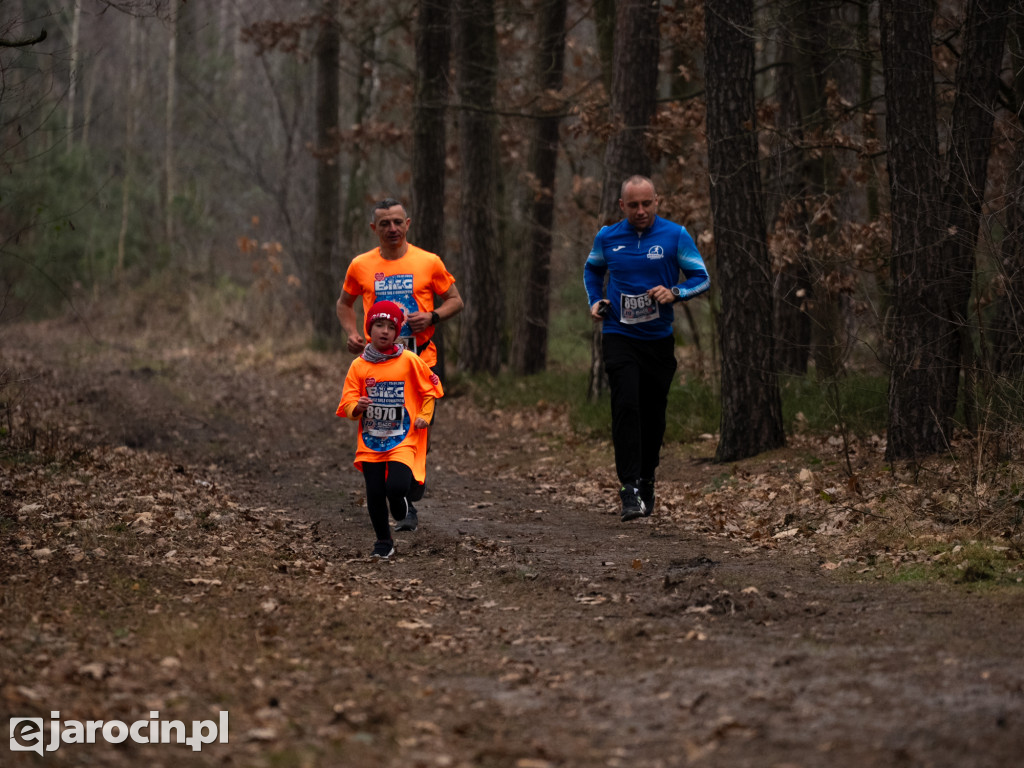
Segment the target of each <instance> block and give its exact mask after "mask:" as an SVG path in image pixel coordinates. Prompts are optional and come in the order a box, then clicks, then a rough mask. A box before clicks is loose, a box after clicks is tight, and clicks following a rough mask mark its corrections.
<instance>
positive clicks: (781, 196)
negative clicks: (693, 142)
mask: <svg viewBox="0 0 1024 768" xmlns="http://www.w3.org/2000/svg"><path fill="white" fill-rule="evenodd" d="M789 21H790V19H789V18H788V16H783V17H782V18H781V19H780V24H779V32H778V34H779V37H780V40H779V49H780V50H779V57H778V58H779V63H780V66H779V67H777V68H776V69H775V89H776V93H777V94H778V102H779V108H778V114H777V116H776V123H777V126H778V137H777V138H776V139H775V141H773V142H772V145H771V163H770V165H769V175H768V184H769V190H770V193H769V197H770V198H771V199H775V200H779V201H780V204H779V205H778V207H777V208H776V210H774V211H772V212H771V213H770V214H769V218H770V219H771V220H773V221H774V222H775V224H774V227H773V229H774V230H776V231H780V232H782V233H785V239H784V242H783V243H782V244H780V245H779V253H778V255H777V258H776V263H775V264H774V269H775V270H776V274H775V291H774V294H775V307H774V314H775V340H776V347H775V355H776V364H777V366H778V370H779V372H782V373H788V374H794V375H797V376H802V375H804V374H806V373H807V365H808V362H809V361H810V357H811V318H810V314H808V312H807V304H808V302H809V301H810V300H811V281H810V277H809V275H808V270H807V263H806V262H807V254H806V250H807V236H806V231H807V203H806V201H805V200H804V199H803V197H804V176H803V173H802V170H803V152H802V150H801V149H800V148H801V147H802V146H803V144H804V132H803V120H802V116H801V115H802V113H801V110H800V100H799V99H798V98H797V86H796V72H795V70H796V67H797V61H796V46H797V45H799V43H796V44H794V42H793V29H792V27H791V25H790V23H789Z"/></svg>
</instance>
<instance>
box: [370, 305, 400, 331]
mask: <svg viewBox="0 0 1024 768" xmlns="http://www.w3.org/2000/svg"><path fill="white" fill-rule="evenodd" d="M381 319H383V320H390V321H391V322H392V323H394V324H395V333H396V334H397V333H400V332H401V331H402V322H403V321H404V319H405V312H404V311H403V310H402V308H401V307H400V306H398V305H397V304H395V302H393V301H378V302H377V303H376V304H374V305H373V306H372V307H370V311H369V312H367V313H366V335H367V336H369V335H370V328H372V327H373V321H374V320H381Z"/></svg>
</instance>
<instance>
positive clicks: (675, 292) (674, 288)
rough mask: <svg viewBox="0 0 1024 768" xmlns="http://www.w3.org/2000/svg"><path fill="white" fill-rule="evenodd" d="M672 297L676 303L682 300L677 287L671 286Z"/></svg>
mask: <svg viewBox="0 0 1024 768" xmlns="http://www.w3.org/2000/svg"><path fill="white" fill-rule="evenodd" d="M672 295H673V296H675V298H676V301H679V299H680V298H682V295H683V292H682V291H680V290H679V286H678V285H673V286H672Z"/></svg>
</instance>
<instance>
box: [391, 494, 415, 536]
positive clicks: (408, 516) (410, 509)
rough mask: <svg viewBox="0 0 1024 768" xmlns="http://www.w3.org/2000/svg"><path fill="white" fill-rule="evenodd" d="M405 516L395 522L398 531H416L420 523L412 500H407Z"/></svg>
mask: <svg viewBox="0 0 1024 768" xmlns="http://www.w3.org/2000/svg"><path fill="white" fill-rule="evenodd" d="M405 506H406V510H405V517H403V518H402V519H401V520H399V521H398V522H397V523H396V524H395V530H396V531H415V530H416V528H417V527H418V526H419V524H420V520H419V517H417V515H416V507H414V506H413V505H412V502H411V501H409V500H408V499H406V500H405Z"/></svg>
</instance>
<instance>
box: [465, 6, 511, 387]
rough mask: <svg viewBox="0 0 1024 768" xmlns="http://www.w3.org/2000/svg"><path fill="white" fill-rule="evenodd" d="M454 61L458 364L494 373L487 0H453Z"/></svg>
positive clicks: (493, 64)
mask: <svg viewBox="0 0 1024 768" xmlns="http://www.w3.org/2000/svg"><path fill="white" fill-rule="evenodd" d="M455 18H457V19H458V24H457V25H456V30H455V66H456V84H457V88H458V95H459V104H460V107H461V112H460V114H459V150H460V152H461V155H462V164H461V177H462V184H461V200H460V202H461V237H460V240H461V242H462V256H463V258H462V265H461V266H462V270H463V272H464V273H465V280H464V282H465V285H466V295H465V297H464V298H465V302H466V308H465V310H464V311H463V313H462V322H461V324H460V328H461V335H462V338H461V341H460V345H459V351H460V363H461V365H462V367H463V368H464V369H466V370H468V371H471V372H486V373H497V372H498V370H499V369H500V367H501V358H502V342H503V338H502V336H503V334H502V330H503V327H504V322H505V308H504V298H503V292H502V287H501V278H502V274H503V272H504V270H503V258H502V254H501V250H500V244H499V242H498V238H497V235H496V225H495V220H494V217H495V210H494V206H495V200H496V197H497V188H496V181H495V180H496V178H497V175H498V173H499V169H498V165H497V157H498V151H497V143H496V141H497V127H496V116H495V113H494V97H495V93H496V90H497V78H498V54H497V39H496V38H497V32H496V29H495V19H494V0H461V2H459V4H458V6H457V10H456V16H455Z"/></svg>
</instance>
